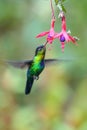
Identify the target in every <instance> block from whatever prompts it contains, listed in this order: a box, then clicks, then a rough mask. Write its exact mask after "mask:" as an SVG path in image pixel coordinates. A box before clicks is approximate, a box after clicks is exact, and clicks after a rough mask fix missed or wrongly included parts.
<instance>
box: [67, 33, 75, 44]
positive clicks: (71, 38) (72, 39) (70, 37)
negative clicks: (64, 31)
mask: <svg viewBox="0 0 87 130" xmlns="http://www.w3.org/2000/svg"><path fill="white" fill-rule="evenodd" d="M68 37H69V39H70V40H71V41H72V42H73V43H74V44H77V43H76V40H75V38H73V37H72V36H70V35H69V34H68Z"/></svg>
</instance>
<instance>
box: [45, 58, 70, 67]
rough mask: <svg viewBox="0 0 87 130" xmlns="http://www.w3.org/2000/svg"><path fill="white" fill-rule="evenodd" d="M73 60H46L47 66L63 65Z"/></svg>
mask: <svg viewBox="0 0 87 130" xmlns="http://www.w3.org/2000/svg"><path fill="white" fill-rule="evenodd" d="M69 61H71V60H68V59H45V64H46V66H47V65H51V64H52V65H53V64H56V63H57V64H58V63H62V62H69Z"/></svg>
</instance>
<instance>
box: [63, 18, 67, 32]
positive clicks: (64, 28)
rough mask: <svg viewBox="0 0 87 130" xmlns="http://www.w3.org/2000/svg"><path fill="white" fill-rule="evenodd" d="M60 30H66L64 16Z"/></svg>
mask: <svg viewBox="0 0 87 130" xmlns="http://www.w3.org/2000/svg"><path fill="white" fill-rule="evenodd" d="M62 30H64V31H66V19H65V16H63V17H62Z"/></svg>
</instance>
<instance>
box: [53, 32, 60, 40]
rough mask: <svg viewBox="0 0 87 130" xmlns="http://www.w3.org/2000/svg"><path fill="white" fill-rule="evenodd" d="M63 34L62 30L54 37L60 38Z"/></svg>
mask: <svg viewBox="0 0 87 130" xmlns="http://www.w3.org/2000/svg"><path fill="white" fill-rule="evenodd" d="M61 35H62V32H60V33H55V35H54V38H58V39H59V38H60V36H61Z"/></svg>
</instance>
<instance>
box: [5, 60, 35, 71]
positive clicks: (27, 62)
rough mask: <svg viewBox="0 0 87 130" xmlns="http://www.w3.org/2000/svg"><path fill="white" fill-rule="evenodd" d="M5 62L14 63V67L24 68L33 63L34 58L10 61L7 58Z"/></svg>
mask: <svg viewBox="0 0 87 130" xmlns="http://www.w3.org/2000/svg"><path fill="white" fill-rule="evenodd" d="M5 63H7V64H10V65H12V66H13V67H16V68H20V69H23V68H25V67H29V66H30V64H31V63H32V60H24V61H10V60H6V61H5Z"/></svg>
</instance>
